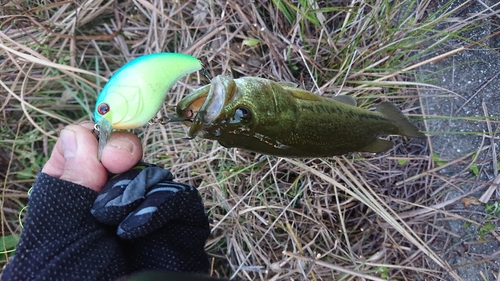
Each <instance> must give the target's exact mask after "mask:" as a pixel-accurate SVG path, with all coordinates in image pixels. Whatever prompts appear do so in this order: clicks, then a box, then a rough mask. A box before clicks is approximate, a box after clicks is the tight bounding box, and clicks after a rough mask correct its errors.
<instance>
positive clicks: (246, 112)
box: [234, 106, 252, 120]
mask: <svg viewBox="0 0 500 281" xmlns="http://www.w3.org/2000/svg"><path fill="white" fill-rule="evenodd" d="M234 116H235V117H239V118H242V119H247V120H248V119H250V118H252V112H251V111H250V109H248V108H246V107H244V106H240V107H238V108H236V111H235V112H234Z"/></svg>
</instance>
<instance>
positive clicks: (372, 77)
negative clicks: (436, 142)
mask: <svg viewBox="0 0 500 281" xmlns="http://www.w3.org/2000/svg"><path fill="white" fill-rule="evenodd" d="M435 2H436V1H430V0H427V1H416V0H397V1H384V0H371V1H360V0H353V1H336V2H335V3H334V4H333V5H330V4H326V3H324V2H323V1H318V2H316V1H293V2H290V1H287V0H284V1H280V0H275V1H260V0H257V1H253V2H252V1H243V0H241V1H240V0H237V1H228V2H223V1H194V0H193V1H189V0H188V1H180V2H179V1H176V2H174V3H171V2H170V1H165V2H161V1H155V4H151V2H150V1H146V0H134V1H132V0H130V1H125V2H123V1H116V2H115V1H104V0H95V1H93V0H89V1H43V5H41V4H42V1H40V2H39V3H37V1H26V2H23V1H11V2H9V3H8V4H4V5H2V6H1V8H0V17H1V19H0V37H1V43H0V78H1V79H0V86H1V87H0V109H1V114H2V116H1V119H0V120H1V121H0V122H1V123H0V126H1V130H2V140H0V149H1V150H0V177H1V178H2V182H3V189H2V221H3V224H2V233H3V240H4V246H3V247H4V250H5V252H8V251H9V250H11V249H12V246H10V247H9V244H8V241H10V240H15V239H16V237H17V236H16V235H17V234H19V233H20V231H21V227H20V223H19V220H18V215H19V211H20V210H21V209H22V208H23V207H24V206H25V204H26V198H27V195H26V191H27V189H28V188H29V186H30V184H31V183H32V182H33V179H34V175H35V174H36V172H37V171H38V170H39V169H40V167H41V165H43V163H44V161H46V159H47V158H48V156H49V153H50V151H51V147H52V146H53V144H54V141H55V139H56V137H57V135H58V131H59V130H60V129H61V128H62V127H63V126H65V125H67V124H71V123H78V122H80V121H83V120H89V119H90V118H91V112H92V110H93V106H94V102H95V99H96V96H97V94H98V92H99V90H100V88H101V87H102V85H103V84H104V82H105V81H106V79H105V77H109V76H110V75H111V73H113V72H114V71H115V70H116V69H118V68H119V67H120V66H121V65H123V64H124V63H125V62H126V61H129V60H130V59H132V58H134V57H137V56H140V55H142V54H146V53H154V52H161V51H164V52H165V51H166V52H185V53H189V54H191V55H194V56H196V57H198V58H200V59H201V60H202V61H203V62H204V64H205V66H206V68H207V69H208V70H209V71H210V72H211V74H212V75H214V76H215V75H217V74H221V73H228V72H230V73H232V75H233V76H235V77H240V76H258V77H266V78H270V79H274V80H286V81H293V82H296V83H298V84H299V85H300V87H303V88H305V89H308V90H311V91H314V92H316V93H318V94H325V95H334V94H338V93H340V92H342V93H347V94H350V95H353V96H355V97H357V98H358V103H359V104H361V106H363V107H371V106H372V105H374V104H375V103H378V102H380V101H383V100H389V101H392V102H394V103H397V104H398V106H399V107H400V108H403V109H405V110H404V112H405V114H407V115H408V116H409V117H410V118H413V119H414V120H417V119H421V118H422V117H425V116H422V115H421V114H420V111H419V108H420V104H419V99H418V95H417V89H418V88H419V87H433V86H431V85H425V84H421V83H416V82H412V81H413V80H414V79H413V73H412V70H414V69H415V68H416V67H418V66H419V65H421V64H422V63H429V62H433V61H436V60H439V59H441V57H428V54H429V52H430V51H432V50H434V49H435V48H438V47H439V45H440V44H443V43H446V42H448V41H447V40H449V39H450V38H453V37H457V35H458V34H459V33H460V32H461V31H463V30H466V29H472V28H475V26H476V25H478V24H480V23H481V21H482V20H484V19H485V18H486V17H487V16H488V12H485V14H484V15H479V16H477V17H473V18H472V17H471V18H468V19H462V18H460V19H458V18H454V17H453V15H454V13H455V12H456V11H458V10H460V9H462V8H463V6H458V7H451V6H449V5H441V6H439V7H438V6H437V5H435ZM450 2H453V1H450ZM327 3H328V1H327ZM455 6H456V5H455ZM496 9H497V10H498V7H496ZM444 22H446V23H447V24H448V27H447V29H445V30H444V31H438V28H437V26H438V25H439V24H442V23H444ZM253 39H257V40H258V41H252V40H253ZM249 40H250V41H249ZM252 42H253V43H257V44H255V45H254V44H252ZM461 50H463V48H459V47H457V48H456V49H454V50H453V51H452V52H450V53H449V54H445V55H444V56H446V55H451V54H452V53H456V52H459V51H461ZM207 82H208V81H207V80H206V79H205V78H204V77H203V76H202V75H200V74H198V75H192V76H191V77H189V78H187V79H184V80H183V81H182V82H180V83H178V84H177V85H176V86H175V87H174V88H173V89H172V90H171V93H170V94H169V95H168V97H167V101H166V103H165V104H166V105H165V108H164V111H162V112H161V114H167V115H168V114H172V112H173V110H172V108H171V107H170V106H172V105H175V104H176V103H177V102H178V101H179V100H180V99H181V98H182V97H183V96H184V95H185V94H186V93H187V92H189V91H191V90H193V89H196V88H197V87H198V86H200V85H203V84H205V83H207ZM453 94H454V93H449V92H444V95H453ZM416 123H418V122H416ZM420 125H421V127H422V128H424V127H423V126H424V125H425V124H424V123H423V122H422V123H421V124H420ZM424 130H425V129H424ZM136 133H137V134H139V136H140V137H141V138H142V140H143V143H144V147H145V151H146V153H145V157H144V158H145V160H146V161H148V162H152V163H156V164H159V165H163V166H165V167H167V168H170V169H171V170H172V172H173V173H174V174H175V175H176V178H177V180H178V181H180V182H186V183H190V184H193V185H196V186H199V190H200V192H201V193H202V195H203V197H204V199H205V204H206V207H207V210H209V213H210V215H211V218H212V236H211V238H210V240H209V241H208V243H207V246H206V249H207V251H208V252H209V254H210V257H211V258H212V261H213V268H212V275H213V276H223V277H239V278H241V279H244V280H256V279H257V280H291V279H294V280H297V279H298V280H363V279H368V280H385V279H386V278H389V279H400V280H416V279H421V280H430V279H433V280H449V279H455V280H461V278H460V277H459V276H458V275H457V274H456V273H455V271H454V269H452V268H451V267H450V266H449V265H448V263H447V262H446V260H444V259H443V258H442V257H443V256H444V254H445V249H439V248H436V247H434V246H433V245H436V244H435V243H436V242H437V241H443V240H446V239H447V237H448V236H449V235H453V234H452V233H448V232H446V231H444V229H443V227H442V224H441V222H442V221H443V220H446V219H450V218H456V217H457V215H455V214H452V213H449V212H447V211H446V210H445V207H446V206H447V205H449V204H451V203H453V202H454V201H453V202H450V201H446V200H445V199H446V197H445V195H446V192H447V191H448V190H449V189H452V188H455V187H456V186H457V185H458V186H459V185H460V184H461V183H462V182H461V180H460V179H446V178H443V177H442V176H441V175H440V174H439V171H440V170H441V169H443V168H444V167H446V166H436V165H435V161H433V158H432V150H431V149H430V147H429V146H428V144H427V142H426V141H420V140H406V139H401V138H394V140H395V142H396V146H395V147H394V149H392V150H390V151H389V152H387V153H386V154H378V155H371V154H351V155H347V156H344V157H334V158H329V159H300V160H299V159H283V158H276V157H268V156H263V155H258V154H254V153H249V152H246V151H241V150H235V149H226V148H223V147H221V146H220V145H219V144H217V143H215V142H211V141H205V140H201V139H195V140H192V141H187V140H183V139H182V137H184V136H185V129H184V128H182V126H181V125H179V124H168V125H167V126H165V127H160V126H151V127H147V128H141V129H138V130H137V131H136ZM473 156H474V155H470V156H469V157H464V158H463V159H459V160H457V161H463V162H465V163H467V162H470V161H471V159H472V157H473ZM443 182H444V183H443ZM485 184H487V183H485ZM22 215H23V214H21V217H22ZM465 220H467V219H465ZM471 223H476V222H471ZM476 224H477V223H476ZM5 258H7V257H5ZM7 259H8V258H7Z"/></svg>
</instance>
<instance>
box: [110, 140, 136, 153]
mask: <svg viewBox="0 0 500 281" xmlns="http://www.w3.org/2000/svg"><path fill="white" fill-rule="evenodd" d="M109 144H110V145H111V146H113V147H116V148H119V149H123V150H126V151H128V152H130V153H132V152H133V150H134V144H133V143H132V142H131V141H130V140H129V139H127V138H116V139H111V140H110V141H109Z"/></svg>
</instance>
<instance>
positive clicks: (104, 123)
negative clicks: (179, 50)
mask: <svg viewBox="0 0 500 281" xmlns="http://www.w3.org/2000/svg"><path fill="white" fill-rule="evenodd" d="M201 69H202V65H201V63H200V61H199V60H198V59H197V58H195V57H192V56H190V55H185V54H176V53H157V54H149V55H145V56H142V57H138V58H136V59H134V60H131V61H129V62H128V63H126V64H125V65H123V66H122V67H121V68H120V69H118V71H116V73H115V74H113V76H112V77H111V78H110V79H109V81H108V82H107V83H106V85H104V88H103V89H102V91H101V93H100V94H99V96H98V97H97V102H96V106H95V109H94V121H95V122H96V124H97V125H98V126H97V128H98V129H99V146H98V158H99V159H100V158H101V153H102V149H103V148H104V145H105V144H106V142H107V141H108V138H109V135H110V134H111V131H113V129H133V128H137V127H140V126H142V125H145V124H146V123H148V121H150V120H151V119H152V118H153V117H154V116H155V115H156V113H158V110H160V107H161V105H162V103H163V101H164V100H165V97H166V95H167V93H168V90H169V89H170V88H171V87H172V85H173V84H174V83H176V82H177V81H178V80H179V79H180V78H182V77H183V76H185V75H187V74H189V73H192V72H195V71H197V70H201Z"/></svg>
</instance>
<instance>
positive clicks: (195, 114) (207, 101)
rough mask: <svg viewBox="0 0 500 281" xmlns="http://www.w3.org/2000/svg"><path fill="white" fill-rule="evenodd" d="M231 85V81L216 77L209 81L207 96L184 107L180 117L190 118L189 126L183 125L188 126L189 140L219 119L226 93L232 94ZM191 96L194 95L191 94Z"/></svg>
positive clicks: (232, 81)
mask: <svg viewBox="0 0 500 281" xmlns="http://www.w3.org/2000/svg"><path fill="white" fill-rule="evenodd" d="M233 85H234V87H235V83H234V80H233V79H231V78H229V77H225V76H221V75H218V76H216V77H214V78H213V79H212V80H211V83H210V85H209V89H208V94H206V95H203V96H201V97H200V98H198V99H195V100H193V101H192V102H191V103H190V104H189V105H188V106H187V107H186V109H185V110H184V112H183V114H182V117H186V118H192V122H191V123H190V124H187V123H184V124H185V125H187V126H190V129H189V133H188V136H189V137H190V138H194V137H195V136H196V135H199V134H203V129H204V128H206V127H208V126H210V125H212V124H213V122H214V121H216V120H218V119H220V118H218V117H219V116H220V115H221V113H222V112H223V109H224V105H225V104H226V100H227V98H228V96H227V93H228V92H229V93H232V91H231V90H230V88H231V87H232V86H233ZM200 90H203V88H200ZM192 94H195V93H194V92H193V93H192ZM188 97H189V96H188ZM188 97H186V98H188ZM181 102H182V101H181ZM178 106H179V105H178Z"/></svg>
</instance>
